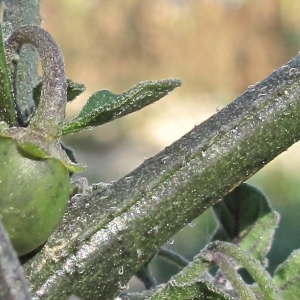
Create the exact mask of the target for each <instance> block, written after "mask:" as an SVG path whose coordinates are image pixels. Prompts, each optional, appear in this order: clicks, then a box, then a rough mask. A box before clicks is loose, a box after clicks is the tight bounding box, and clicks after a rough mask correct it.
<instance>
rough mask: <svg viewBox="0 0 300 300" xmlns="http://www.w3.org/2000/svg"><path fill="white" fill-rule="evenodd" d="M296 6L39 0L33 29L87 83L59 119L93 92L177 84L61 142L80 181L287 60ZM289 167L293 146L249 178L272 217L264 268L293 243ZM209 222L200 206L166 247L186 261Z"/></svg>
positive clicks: (129, 159)
mask: <svg viewBox="0 0 300 300" xmlns="http://www.w3.org/2000/svg"><path fill="white" fill-rule="evenodd" d="M299 11H300V1H298V0H284V1H283V0H282V1H279V0H264V1H260V0H244V1H243V0H227V1H226V0H143V1H139V0H128V1H124V0H123V1H121V0H110V1H108V0H106V1H105V0H102V1H101V0H85V1H83V0H64V1H61V0H42V1H41V17H42V20H43V24H42V27H43V28H45V29H47V30H49V31H50V32H51V34H52V35H53V36H54V38H55V39H56V40H57V42H58V43H59V45H60V47H61V48H62V51H63V53H64V55H65V62H66V70H67V75H68V77H69V78H71V79H73V80H74V81H77V82H81V83H84V84H85V85H86V86H87V91H86V92H85V93H84V94H83V95H82V96H80V97H79V98H78V99H76V100H75V101H74V102H73V103H71V104H69V107H68V117H74V116H75V115H76V113H78V111H79V110H80V108H81V107H82V106H83V105H84V103H85V101H86V100H87V98H88V97H89V95H90V94H92V93H93V92H95V91H97V90H99V89H109V90H111V91H112V92H114V93H121V92H122V91H124V90H126V89H128V88H130V87H131V86H133V85H134V84H136V83H138V82H140V81H143V80H147V79H161V78H167V77H178V78H180V79H181V80H182V82H183V85H182V87H181V88H179V89H177V90H175V91H174V92H172V93H171V94H170V95H168V96H167V97H165V98H164V99H162V100H161V101H159V102H158V103H156V104H154V105H152V106H150V107H148V108H145V109H143V110H142V111H140V112H137V113H134V114H132V115H130V116H127V117H124V118H123V119H121V120H118V121H115V122H113V123H111V124H107V125H104V126H101V127H100V128H98V129H96V130H93V131H87V132H84V133H80V134H76V135H72V136H70V137H67V138H66V139H65V141H66V142H67V143H68V144H69V145H71V146H73V147H74V149H75V150H76V153H77V158H78V160H80V161H81V162H84V163H86V164H87V166H88V168H87V171H86V172H85V173H84V175H85V176H87V177H88V179H89V182H90V183H92V182H98V181H110V180H114V179H118V178H119V177H121V176H123V175H125V174H126V173H128V172H129V171H131V170H132V169H134V168H135V167H137V166H138V165H139V164H140V163H142V161H143V160H144V158H145V157H150V156H153V155H155V154H156V153H157V152H158V151H160V150H162V149H163V148H164V147H165V146H167V145H169V144H170V143H172V142H173V141H175V140H176V139H178V138H179V137H180V136H182V135H183V134H185V133H186V132H187V131H189V130H190V129H192V128H193V126H194V125H195V124H198V123H200V122H202V121H203V120H205V119H206V118H208V117H209V116H210V115H212V114H214V113H215V112H216V110H217V109H220V108H221V107H222V106H225V105H226V104H228V103H229V102H231V101H232V100H234V99H235V98H236V97H237V96H238V95H239V94H240V93H242V92H243V91H245V90H246V89H247V87H248V86H249V85H251V84H254V83H256V82H257V81H260V80H262V79H263V78H265V77H266V76H267V75H269V74H270V73H271V72H272V71H273V70H274V69H276V68H278V67H279V66H281V65H282V64H284V63H285V62H287V61H288V60H289V59H291V58H292V57H293V56H295V55H296V54H297V53H298V51H299V49H300V31H299V29H300V18H299ZM299 167H300V159H299V144H298V145H294V146H293V147H292V148H291V149H289V150H288V151H287V152H286V153H284V154H282V155H281V156H280V157H279V158H277V159H275V160H274V161H273V162H272V163H270V164H269V165H268V166H267V167H266V168H264V170H262V171H260V172H259V173H258V174H257V175H255V176H254V177H253V178H252V179H251V180H250V182H252V183H253V184H255V185H256V186H258V187H260V188H261V189H262V190H263V191H264V192H265V193H266V195H267V196H268V197H269V199H270V201H271V203H272V205H273V207H274V208H275V209H276V210H278V211H279V212H280V213H281V215H282V220H281V223H280V228H279V230H278V233H277V236H276V242H275V244H274V247H273V249H272V251H271V254H270V260H271V266H270V271H272V270H273V269H274V266H275V265H276V264H278V263H279V262H281V261H282V260H283V259H284V258H285V257H286V256H287V255H288V254H289V253H290V252H291V250H292V249H294V248H297V247H300V237H299V229H298V227H299V221H298V220H299V213H300V196H299V192H300V189H299V181H300V179H299V175H298V174H299V172H298V169H299ZM213 228H214V223H213V221H212V218H211V215H210V213H209V212H207V213H206V214H205V216H202V217H200V218H198V219H197V220H195V221H194V222H193V224H192V226H187V228H185V229H184V230H182V231H181V232H180V233H179V234H178V235H177V236H176V237H175V238H174V240H172V241H170V243H169V245H168V247H170V248H171V249H173V250H176V251H180V252H181V253H183V254H184V255H185V256H187V257H189V258H191V257H192V256H193V255H195V253H197V251H199V249H200V248H201V247H202V246H201V245H203V243H205V242H206V241H207V240H208V239H209V235H210V232H211V230H213ZM182 238H184V240H185V241H184V243H182V242H181V241H182V240H181V239H182ZM158 265H160V267H161V268H160V269H159V268H158ZM162 268H163V269H167V271H166V272H162ZM152 270H153V272H154V274H155V275H156V277H157V279H158V281H159V282H160V281H164V280H166V279H167V278H168V277H169V276H170V274H171V273H172V272H174V271H175V270H176V269H174V268H172V267H170V268H169V265H167V264H163V262H162V261H159V259H157V260H156V262H154V263H153V266H152Z"/></svg>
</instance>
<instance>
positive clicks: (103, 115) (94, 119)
mask: <svg viewBox="0 0 300 300" xmlns="http://www.w3.org/2000/svg"><path fill="white" fill-rule="evenodd" d="M180 85H181V81H180V80H178V79H164V80H157V81H144V82H141V83H139V84H137V85H136V86H134V87H133V88H131V89H130V90H128V91H126V92H124V93H123V94H120V95H117V94H113V93H111V92H110V91H108V90H103V91H98V92H96V93H95V94H93V95H92V96H91V97H90V98H89V99H88V101H87V103H86V105H85V106H84V107H83V109H82V110H81V112H80V113H79V115H78V116H77V117H76V118H75V119H72V120H70V121H69V122H67V123H66V124H65V125H64V127H63V134H70V133H73V132H78V131H81V130H85V129H88V128H91V127H95V126H99V125H102V124H104V123H107V122H110V121H112V120H115V119H117V118H120V117H123V116H125V115H127V114H130V113H132V112H135V111H137V110H139V109H141V108H143V107H145V106H147V105H149V104H151V103H153V102H155V101H157V100H159V99H160V98H162V97H163V96H165V95H167V94H168V93H169V92H171V91H172V90H173V89H174V88H176V87H178V86H180Z"/></svg>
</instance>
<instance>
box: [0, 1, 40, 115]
mask: <svg viewBox="0 0 300 300" xmlns="http://www.w3.org/2000/svg"><path fill="white" fill-rule="evenodd" d="M3 4H4V6H3V24H4V26H6V27H11V29H12V31H14V30H16V29H18V28H20V27H21V26H24V25H40V23H41V18H40V15H39V9H40V0H4V1H3ZM37 70H38V55H37V52H36V50H35V49H34V48H33V47H32V46H30V45H26V46H25V47H23V48H22V51H21V53H20V57H19V61H18V65H17V72H16V74H17V76H16V78H14V81H15V88H14V90H15V92H16V94H15V97H16V99H17V102H18V107H19V108H20V110H21V114H22V116H23V118H24V119H26V117H27V116H28V114H30V112H31V111H32V108H33V107H34V102H33V99H32V90H33V87H34V86H35V85H36V84H37V78H38V71H37Z"/></svg>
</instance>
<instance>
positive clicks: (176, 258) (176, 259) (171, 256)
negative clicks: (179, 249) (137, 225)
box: [157, 247, 190, 269]
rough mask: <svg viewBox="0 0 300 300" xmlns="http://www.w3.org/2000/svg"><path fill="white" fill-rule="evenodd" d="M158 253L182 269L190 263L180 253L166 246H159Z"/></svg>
mask: <svg viewBox="0 0 300 300" xmlns="http://www.w3.org/2000/svg"><path fill="white" fill-rule="evenodd" d="M157 255H158V256H160V257H162V258H164V259H165V260H167V261H169V262H170V263H172V264H174V265H175V266H177V267H178V268H181V269H182V268H184V267H186V266H187V265H188V264H189V263H190V261H189V260H187V259H186V258H184V257H183V256H181V255H180V254H178V253H176V252H174V251H172V250H170V249H166V248H164V247H161V248H159V250H158V252H157Z"/></svg>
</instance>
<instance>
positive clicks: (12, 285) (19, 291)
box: [0, 222, 31, 300]
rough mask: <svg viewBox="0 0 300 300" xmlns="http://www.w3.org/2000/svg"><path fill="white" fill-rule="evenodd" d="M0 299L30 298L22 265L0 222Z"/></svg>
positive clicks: (22, 299)
mask: <svg viewBox="0 0 300 300" xmlns="http://www.w3.org/2000/svg"><path fill="white" fill-rule="evenodd" d="M0 241H1V247H0V299H5V300H15V299H18V300H30V299H31V296H30V295H29V292H28V290H29V289H28V285H27V282H26V279H25V276H24V272H23V269H22V267H21V266H20V263H19V260H18V258H17V255H16V253H15V251H14V250H13V248H12V245H11V243H10V241H9V237H8V235H7V232H6V231H5V230H4V227H3V225H2V222H0Z"/></svg>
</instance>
